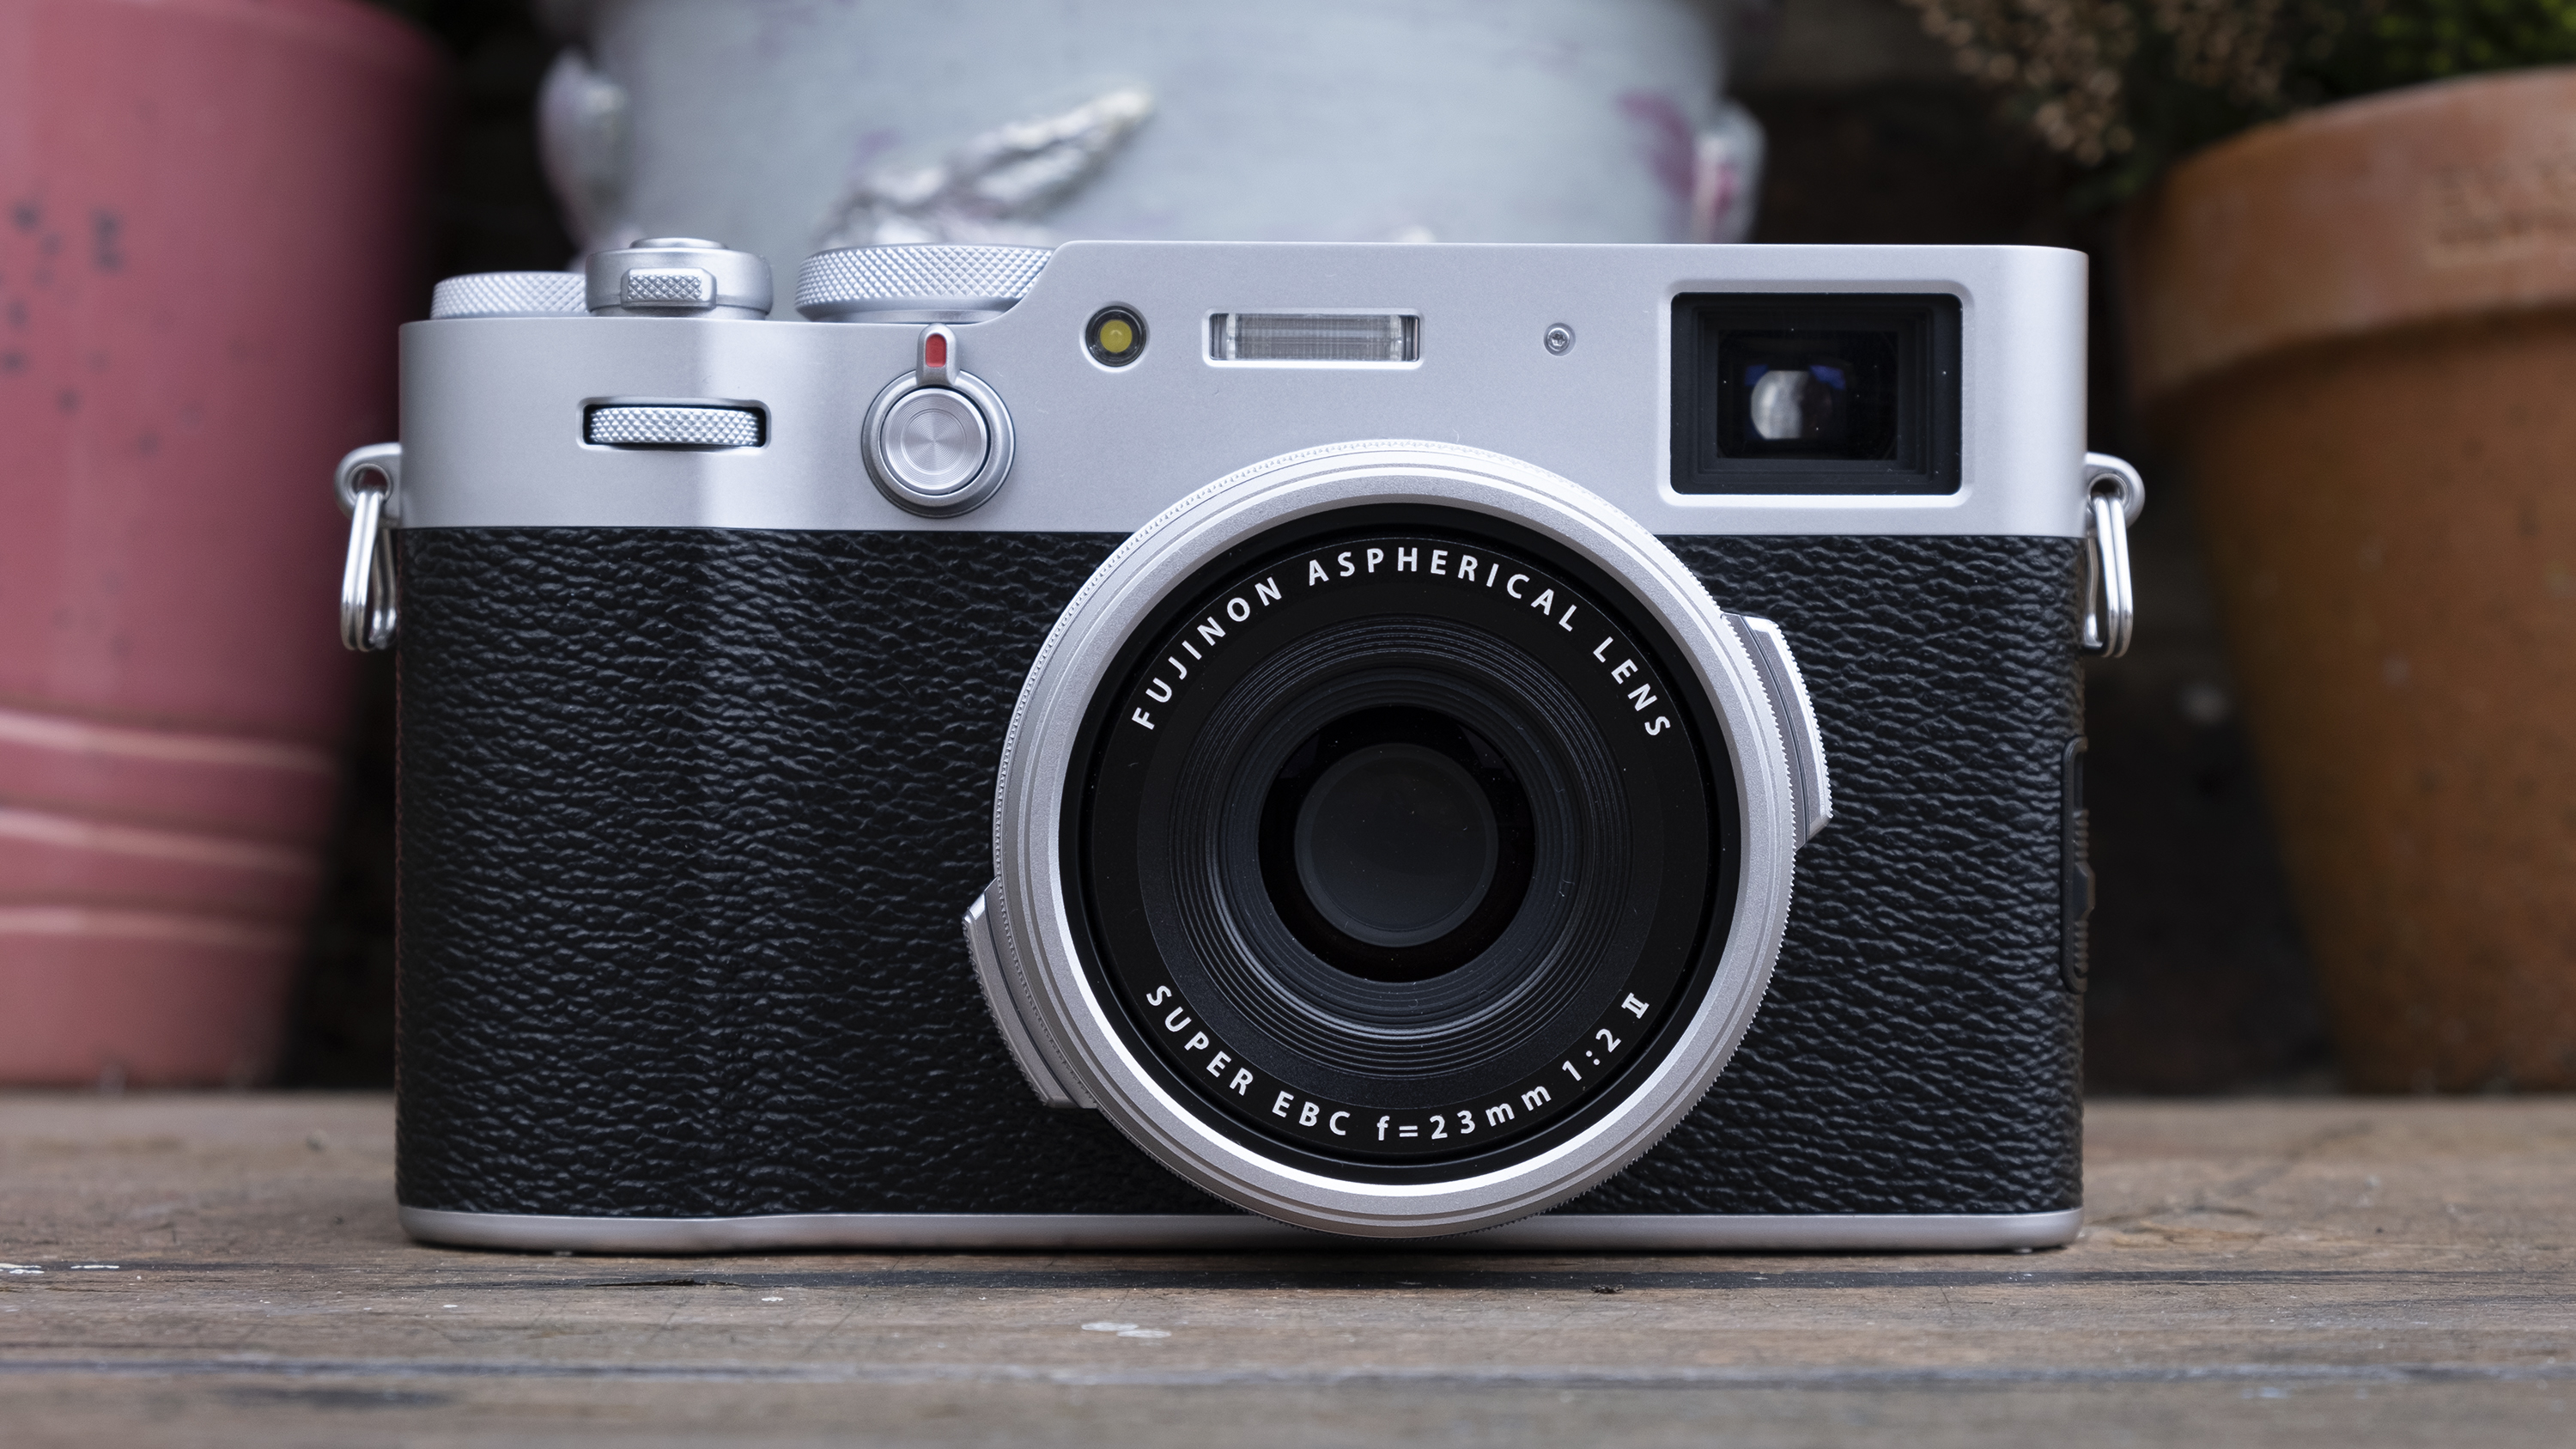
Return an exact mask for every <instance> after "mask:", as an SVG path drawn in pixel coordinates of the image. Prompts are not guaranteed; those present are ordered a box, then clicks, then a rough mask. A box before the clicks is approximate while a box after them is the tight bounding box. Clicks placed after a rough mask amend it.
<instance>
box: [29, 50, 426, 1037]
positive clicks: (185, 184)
mask: <svg viewBox="0 0 2576 1449" xmlns="http://www.w3.org/2000/svg"><path fill="white" fill-rule="evenodd" d="M438 69H439V66H438V60H437V56H436V53H435V51H434V50H433V49H432V48H431V46H430V45H429V43H428V41H427V40H426V39H425V38H424V37H422V36H421V35H420V34H418V33H417V32H415V31H413V30H412V29H410V28H409V27H407V26H405V25H403V24H401V23H400V22H398V21H396V20H394V19H392V18H391V17H389V16H388V15H386V14H384V13H383V12H382V11H379V10H376V9H373V8H371V7H368V6H365V5H361V4H358V3H355V0H154V3H138V0H0V1082H9V1083H28V1082H54V1083H74V1082H78V1083H87V1082H92V1081H97V1080H100V1079H101V1078H102V1077H105V1078H107V1079H109V1080H126V1081H132V1082H134V1083H137V1084H187V1083H207V1082H224V1081H234V1082H239V1081H248V1080H255V1079H257V1078H258V1077H260V1076H262V1075H264V1074H265V1073H266V1072H267V1071H268V1070H269V1068H270V1065H271V1063H272V1061H273V1059H274V1058H275V1055H276V1051H277V1046H278V1039H279V1033H280V1023H281V1019H282V1016H283V1012H284V1008H285V996H286V989H287V985H288V979H289V976H290V973H291V972H292V970H293V968H294V964H295V961H296V957H297V953H298V948H299V946H300V943H301V936H302V926H303V922H304V917H305V914H306V912H307V911H308V910H309V908H310V907H311V905H312V902H313V896H314V892H315V889H316V886H317V884H318V882H319V880H320V876H321V872H320V869H319V866H320V861H319V851H320V848H321V845H322V841H323V838H324V836H325V834H326V833H327V831H328V830H329V827H330V820H331V806H332V799H333V795H334V793H335V785H336V780H335V778H334V777H335V767H336V758H335V757H336V752H337V748H338V744H339V740H340V737H341V734H342V732H343V731H344V729H345V728H346V725H347V721H348V715H349V706H350V699H349V684H350V672H349V661H348V658H347V657H346V656H345V655H344V654H343V652H342V650H341V649H340V646H339V642H338V638H337V636H336V633H335V630H334V620H333V617H332V609H331V600H332V599H333V598H335V597H336V595H337V592H338V581H339V569H340V549H341V544H342V539H343V529H344V527H345V525H343V524H342V523H341V521H340V519H339V517H338V516H337V513H336V511H335V510H334V509H333V507H332V505H331V499H330V491H329V484H328V482H327V480H328V479H329V478H330V476H331V466H332V463H333V462H334V460H336V459H337V458H338V456H339V455H340V454H341V453H342V452H343V451H344V450H346V449H347V448H349V447H350V446H352V445H354V444H358V443H363V442H369V441H373V440H374V439H377V438H381V437H386V436H389V435H390V434H391V433H392V432H393V428H392V421H393V419H392V403H393V376H392V372H393V368H392V358H393V348H392V339H393V331H394V328H395V326H396V325H397V324H398V323H399V322H401V321H402V319H403V317H404V316H405V315H406V314H407V312H408V311H409V308H410V306H411V299H412V292H413V288H414V286H415V283H416V278H415V275H414V271H413V255H414V246H413V241H412V237H413V235H414V226H413V223H414V221H415V214H414V206H413V200H414V189H415V185H416V182H417V180H418V177H419V166H418V159H419V155H420V151H421V143H422V140H423V136H424V130H425V128H424V124H423V123H424V120H425V117H426V111H427V105H428V102H429V100H430V98H431V95H432V87H433V85H434V84H435V82H436V80H437V74H438Z"/></svg>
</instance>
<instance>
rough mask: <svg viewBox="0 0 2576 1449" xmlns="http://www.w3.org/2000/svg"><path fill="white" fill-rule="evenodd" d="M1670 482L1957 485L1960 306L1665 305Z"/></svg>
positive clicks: (1723, 488)
mask: <svg viewBox="0 0 2576 1449" xmlns="http://www.w3.org/2000/svg"><path fill="white" fill-rule="evenodd" d="M1673 486H1674V487H1675V488H1676V489H1679V490H1680V491H1682V492H1685V493H1948V492H1951V491H1953V490H1955V489H1956V488H1957V487H1958V486H1959V304H1958V299H1957V298H1954V297H1946V296H1930V297H1917V296H1897V297H1879V296H1851V295H1833V296H1762V297H1743V296H1706V295H1700V296H1685V297H1681V298H1678V299H1677V300H1676V301H1675V302H1674V305H1673Z"/></svg>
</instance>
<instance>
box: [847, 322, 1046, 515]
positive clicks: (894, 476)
mask: <svg viewBox="0 0 2576 1449" xmlns="http://www.w3.org/2000/svg"><path fill="white" fill-rule="evenodd" d="M860 443H861V447H860V452H861V454H862V455H863V456H864V457H865V459H866V461H867V467H868V475H869V477H870V478H872V479H873V480H874V481H875V483H876V485H877V490H878V491H879V492H881V493H883V494H885V496H886V497H887V498H889V499H892V500H893V501H894V502H895V503H896V504H898V505H900V506H901V507H903V508H906V509H909V510H910V511H912V512H914V513H920V514H926V515H928V516H930V517H933V518H946V517H950V516H953V515H956V514H960V513H964V512H966V511H968V510H970V509H972V508H974V507H976V506H977V505H978V504H981V503H982V502H983V501H984V500H985V499H987V498H990V497H992V496H993V490H995V489H997V488H999V487H1001V486H1002V480H1003V478H1004V477H1006V476H1007V475H1008V474H1009V473H1010V471H1011V415H1010V413H1009V412H1008V411H1007V410H1005V409H1004V408H1003V406H1002V400H1001V398H1000V397H999V396H997V395H995V393H994V392H993V390H992V389H991V388H990V387H987V386H985V385H984V382H983V380H982V379H980V378H977V377H975V376H974V375H973V374H971V373H968V372H965V371H963V370H961V369H960V368H959V367H958V366H957V334H956V333H954V332H951V331H950V330H949V329H948V328H947V327H945V326H930V327H925V328H923V329H922V330H921V351H920V361H919V364H918V365H917V366H915V367H914V369H913V370H912V372H911V373H909V374H907V375H905V376H903V377H898V378H896V379H895V380H894V381H892V382H890V383H887V384H886V385H885V388H884V390H883V391H880V392H879V393H878V394H877V397H876V401H875V402H874V403H873V404H871V405H870V406H869V408H868V418H867V423H866V425H865V428H864V431H863V433H862V435H861V439H860Z"/></svg>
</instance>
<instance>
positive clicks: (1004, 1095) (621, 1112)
mask: <svg viewBox="0 0 2576 1449" xmlns="http://www.w3.org/2000/svg"><path fill="white" fill-rule="evenodd" d="M398 537H399V540H400V543H401V566H402V569H403V579H402V586H403V589H404V595H403V597H404V606H405V616H404V621H403V636H402V640H401V664H400V668H401V705H400V719H401V731H402V737H401V791H402V795H401V818H400V827H399V829H400V851H401V854H400V861H399V886H398V888H399V893H400V894H399V910H400V918H399V928H398V929H399V936H398V949H399V953H400V982H401V985H400V991H401V1001H400V1009H401V1022H400V1049H401V1091H400V1160H399V1175H398V1184H397V1191H398V1195H399V1196H400V1198H401V1200H402V1201H403V1202H404V1203H405V1204H408V1205H411V1206H414V1207H427V1208H441V1209H450V1210H456V1211H466V1212H499V1213H544V1214H554V1213H560V1214H582V1215H630V1216H722V1215H734V1214H755V1213H793V1212H946V1213H976V1212H989V1213H1031V1212H1093V1213H1157V1212H1166V1213H1168V1212H1231V1211H1232V1209H1231V1208H1228V1207H1225V1206H1224V1205H1222V1204H1219V1203H1217V1202H1215V1201H1213V1200H1212V1199H1209V1198H1207V1197H1205V1196H1204V1195H1202V1194H1200V1193H1199V1192H1198V1191H1196V1190H1195V1189H1193V1188H1190V1187H1188V1186H1186V1185H1184V1184H1183V1183H1181V1182H1180V1180H1179V1179H1177V1178H1174V1177H1172V1176H1171V1175H1170V1174H1168V1173H1166V1172H1165V1171H1164V1170H1163V1169H1162V1168H1161V1167H1160V1166H1158V1165H1157V1164H1155V1163H1154V1162H1153V1161H1151V1160H1150V1159H1149V1158H1147V1157H1145V1156H1144V1155H1143V1154H1142V1153H1140V1152H1139V1151H1137V1150H1136V1149H1135V1148H1133V1147H1132V1146H1130V1145H1129V1144H1128V1143H1127V1142H1126V1141H1125V1140H1124V1139H1123V1138H1121V1137H1119V1136H1118V1135H1117V1133H1116V1132H1114V1131H1113V1130H1112V1129H1111V1128H1109V1127H1108V1126H1107V1125H1106V1124H1104V1123H1102V1122H1101V1121H1099V1120H1098V1119H1097V1117H1095V1116H1094V1115H1093V1114H1090V1113H1084V1112H1050V1111H1047V1110H1045V1109H1044V1108H1042V1107H1040V1106H1039V1105H1038V1104H1037V1103H1036V1101H1035V1100H1034V1099H1033V1098H1032V1097H1031V1096H1030V1094H1029V1091H1028V1088H1027V1086H1026V1084H1025V1083H1024V1082H1023V1081H1022V1080H1021V1078H1020V1075H1019V1073H1018V1071H1017V1069H1016V1068H1014V1067H1013V1066H1012V1065H1011V1062H1010V1061H1009V1059H1008V1057H1007V1055H1006V1054H1005V1052H1004V1048H1003V1045H1002V1041H1001V1038H1000V1036H999V1034H998V1032H997V1031H996V1029H995V1027H994V1025H993V1022H992V1019H991V1017H990V1015H989V1014H988V1013H987V1011H986V1009H985V1005H984V1002H983V999H982V997H981V995H980V994H979V992H978V989H977V986H976V981H975V974H974V969H973V967H972V965H971V964H970V963H969V961H968V960H967V955H966V948H965V946H964V943H963V942H962V941H961V939H960V937H959V934H958V930H957V918H958V914H959V912H961V911H962V910H964V909H965V908H966V906H967V904H968V903H969V902H971V901H972V900H973V899H974V896H975V893H976V892H977V891H979V890H980V889H982V888H983V886H984V884H985V882H986V881H987V879H988V878H989V877H990V875H991V871H992V854H991V818H992V817H991V811H992V786H993V770H994V766H995V763H996V761H997V760H998V759H999V757H1000V752H1001V739H1002V732H1003V729H1004V727H1005V726H1006V724H1007V723H1008V720H1009V715H1010V708H1011V703H1012V700H1013V699H1014V697H1015V696H1016V693H1017V691H1018V688H1019V683H1020V678H1021V675H1022V673H1023V672H1024V670H1025V669H1026V666H1027V663H1028V661H1029V659H1030V658H1031V657H1032V656H1033V655H1034V654H1035V652H1036V649H1037V646H1038V644H1039V643H1040V642H1041V640H1042V639H1043V638H1044V637H1045V634H1046V631H1047V629H1048V627H1049V626H1050V625H1051V624H1052V623H1053V621H1054V619H1055V617H1056V615H1057V613H1058V612H1059V611H1060V610H1061V609H1062V607H1063V606H1064V604H1065V603H1066V602H1067V601H1068V600H1069V599H1070V598H1071V597H1072V594H1073V592H1074V590H1075V589H1076V588H1077V587H1079V586H1080V584H1081V582H1082V580H1083V579H1084V578H1085V577H1087V576H1088V575H1089V573H1090V572H1091V570H1092V569H1093V568H1094V567H1095V566H1096V565H1097V564H1098V563H1099V562H1100V560H1101V559H1102V558H1104V557H1105V556H1106V555H1107V554H1108V552H1109V550H1110V549H1111V548H1112V547H1114V546H1115V545H1116V543H1117V542H1118V539H1117V538H1115V537H1112V536H1109V535H1066V534H988V533H933V532H918V533H914V532H898V533H876V534H866V533H764V532H748V531H720V530H657V529H623V530H620V529H550V530H406V531H404V532H402V533H400V534H399V535H398ZM1670 542H1672V544H1673V546H1674V547H1675V548H1676V550H1677V551H1679V552H1680V553H1681V555H1682V557H1683V558H1684V559H1685V560H1687V561H1688V562H1689V563H1690V564H1691V565H1692V566H1693V567H1694V568H1695V569H1697V570H1698V571H1699V572H1700V573H1701V574H1702V576H1703V577H1705V578H1707V579H1708V581H1709V584H1710V589H1711V592H1712V593H1713V594H1714V595H1715V596H1716V598H1717V600H1718V601H1719V602H1720V603H1721V604H1722V605H1724V606H1725V607H1727V608H1730V609H1741V610H1745V611H1748V612H1755V613H1760V614H1763V615H1765V616H1767V617H1769V618H1771V619H1774V620H1776V621H1778V623H1779V624H1780V626H1781V627H1782V629H1783V630H1785V631H1786V632H1787V634H1788V637H1789V638H1790V640H1791V641H1792V642H1793V644H1794V645H1795V647H1796V649H1797V651H1798V658H1799V662H1800V664H1801V665H1802V666H1803V667H1804V671H1805V674H1806V678H1807V682H1808V686H1809V690H1810V692H1811V694H1812V697H1813V699H1814V703H1815V707H1816V712H1817V715H1818V717H1819V720H1820V722H1821V725H1822V728H1823V731H1824V736H1825V744H1826V748H1827V750H1828V751H1829V752H1830V753H1831V758H1832V762H1833V770H1834V774H1835V813H1836V820H1835V824H1834V827H1833V829H1831V830H1829V831H1826V832H1825V833H1823V834H1822V835H1820V836H1818V837H1817V839H1816V841H1815V842H1814V844H1813V845H1811V846H1810V847H1809V848H1808V849H1807V850H1806V851H1804V852H1803V853H1802V854H1801V855H1800V857H1799V862H1798V865H1799V879H1798V898H1797V902H1796V905H1795V907H1794V908H1793V912H1792V916H1791V920H1790V925H1789V934H1788V941H1787V945H1786V947H1785V948H1784V949H1783V951H1782V954H1781V959H1780V965H1779V971H1778V975H1777V977H1776V979H1775V982H1774V985H1773V987H1772V991H1771V996H1770V999H1769V1001H1768V1002H1767V1003H1766V1004H1765V1006H1764V1007H1763V1009H1762V1013H1761V1015H1760V1017H1759V1018H1758V1019H1757V1020H1756V1022H1755V1023H1754V1027H1753V1031H1752V1034H1751V1036H1750V1037H1749V1038H1748V1039H1747V1041H1746V1044H1745V1046H1744V1048H1743V1049H1742V1050H1741V1051H1740V1052H1739V1053H1738V1054H1737V1057H1736V1060H1735V1064H1734V1065H1733V1066H1732V1067H1731V1068H1730V1069H1729V1071H1728V1072H1727V1074H1726V1076H1725V1077H1724V1078H1722V1079H1721V1081H1720V1084H1719V1086H1718V1089H1717V1090H1716V1091H1715V1092H1714V1093H1712V1094H1711V1095H1710V1097H1709V1099H1708V1101H1707V1102H1706V1103H1705V1104H1704V1105H1703V1106H1702V1107H1701V1109H1700V1110H1699V1111H1698V1112H1696V1113H1694V1114H1693V1115H1692V1116H1691V1117H1690V1118H1689V1119H1688V1120H1687V1121H1686V1122H1685V1123H1684V1124H1683V1126H1682V1127H1681V1128H1680V1129H1679V1130H1678V1131H1676V1132H1675V1133H1674V1135H1673V1136H1672V1137H1670V1138H1668V1139H1667V1140H1666V1141H1665V1143H1664V1144H1663V1145H1662V1146H1660V1147H1658V1148H1657V1149H1655V1150H1654V1151H1653V1152H1651V1153H1649V1154H1648V1155H1647V1156H1646V1157H1645V1158H1643V1159H1641V1160H1640V1161H1639V1162H1638V1163H1637V1164H1636V1165H1635V1166H1634V1167H1632V1168H1631V1169H1630V1170H1629V1171H1628V1172H1626V1173H1624V1174H1622V1175H1621V1176H1619V1177H1617V1178H1614V1179H1612V1180H1611V1181H1610V1182H1609V1183H1607V1184H1605V1185H1604V1186H1602V1187H1601V1188H1599V1189H1596V1190H1595V1191H1594V1192H1593V1193H1591V1194H1589V1195H1588V1196H1586V1197H1585V1198H1583V1199H1580V1200H1578V1201H1577V1202H1576V1203H1574V1204H1572V1205H1570V1206H1569V1207H1568V1208H1566V1209H1564V1210H1563V1211H1567V1212H1608V1213H1637V1212H1759V1213H1857V1212H1871V1213H1877V1212H1907V1213H2018V1212H2043V1211H2049V1210H2054V1209H2059V1208H2064V1207H2069V1206H2073V1205H2074V1204H2075V1203H2076V1202H2077V1201H2078V1197H2079V1191H2078V1178H2077V1171H2078V1160H2077V1153H2078V1143H2079V1124H2078V1103H2077V1097H2076V1069H2077V1056H2076V1043H2077V1031H2076V1028H2077V1010H2078V1007H2077V1003H2076V1001H2075V999H2074V998H2072V997H2071V996H2069V995H2068V994H2067V993H2066V992H2065V991H2063V990H2062V989H2060V988H2059V986H2058V979H2059V957H2060V952H2061V942H2062V931H2063V901H2062V891H2061V883H2062V880H2063V878H2064V875H2065V871H2064V866H2063V861H2062V858H2061V857H2062V853H2063V848H2064V847H2063V841H2064V832H2063V830H2062V828H2061V821H2060V818H2059V816H2060V813H2061V801H2062V784H2061V776H2060V764H2059V762H2060V760H2061V759H2062V757H2063V754H2064V750H2065V746H2066V741H2067V740H2068V739H2069V738H2071V737H2072V736H2073V735H2074V734H2076V733H2077V732H2078V731H2079V728H2080V718H2079V712H2078V711H2079V705H2078V692H2077V675H2076V667H2075V647H2076V646H2075V633H2074V629H2075V625H2074V618H2075V613H2074V611H2075V584H2076V573H2075V562H2076V554H2075V544H2074V543H2073V541H2071V540H2055V539H1997V538H1925V539H1891V538H1824V539H1817V538H1809V539H1794V538H1726V539H1677V540H1671V541H1670Z"/></svg>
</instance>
